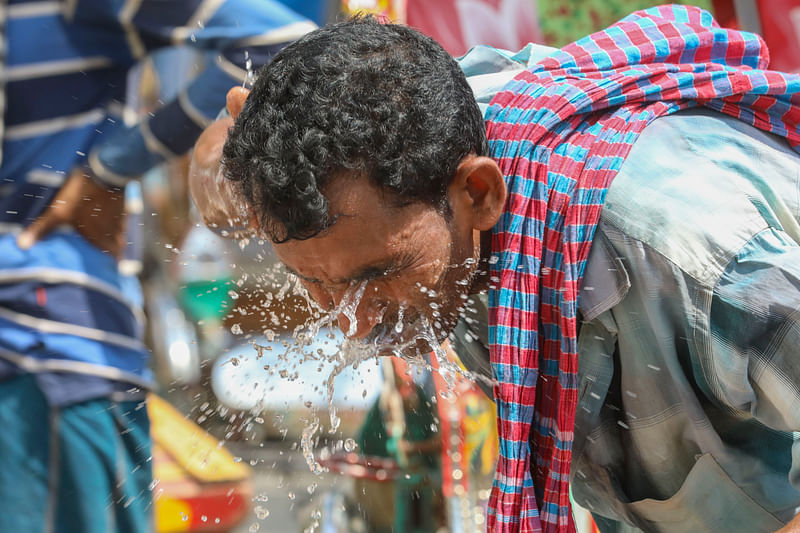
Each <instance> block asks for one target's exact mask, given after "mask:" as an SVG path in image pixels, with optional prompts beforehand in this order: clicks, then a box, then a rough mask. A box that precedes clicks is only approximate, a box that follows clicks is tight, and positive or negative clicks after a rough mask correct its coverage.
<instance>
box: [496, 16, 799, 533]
mask: <svg viewBox="0 0 800 533" xmlns="http://www.w3.org/2000/svg"><path fill="white" fill-rule="evenodd" d="M768 62H769V56H768V53H767V50H766V48H765V46H764V43H763V41H762V40H761V39H760V38H759V37H758V36H756V35H753V34H750V33H744V32H738V31H732V30H726V29H722V28H719V26H718V25H717V24H716V23H715V22H714V20H713V19H712V17H711V15H710V14H709V13H708V12H706V11H703V10H701V9H698V8H692V7H686V6H663V7H657V8H652V9H648V10H646V11H640V12H637V13H634V14H632V15H630V16H628V17H627V18H625V19H623V20H622V21H620V22H618V23H617V24H615V25H613V26H611V27H610V28H608V29H606V30H604V31H601V32H598V33H595V34H593V35H590V36H588V37H585V38H584V39H581V40H580V41H577V42H575V43H572V44H570V45H568V46H566V47H564V48H563V49H561V50H560V51H558V52H556V53H555V54H553V55H552V56H550V57H548V58H546V59H544V60H542V61H541V62H539V63H538V64H536V65H535V66H534V67H532V68H531V69H529V70H526V71H524V72H522V73H521V74H519V75H518V76H517V77H516V78H515V79H514V80H513V81H512V82H510V83H509V84H508V85H507V86H506V87H505V88H504V89H503V90H502V91H500V92H499V93H498V94H497V95H496V96H495V98H494V99H493V100H492V103H491V105H490V107H489V109H488V111H487V115H486V118H487V134H488V137H489V141H490V147H491V155H492V156H493V157H494V158H495V159H496V160H497V161H498V162H499V164H500V167H501V169H502V171H503V174H504V175H505V177H506V181H507V184H508V191H509V197H508V202H507V205H506V210H505V213H504V215H503V217H502V219H501V220H500V222H499V223H498V224H497V227H496V228H495V230H494V235H493V239H492V249H493V253H494V255H495V256H497V257H498V259H499V261H498V262H497V263H495V264H494V265H493V267H492V276H494V277H495V278H496V279H499V281H497V282H496V288H495V289H494V290H492V291H491V292H490V295H489V303H490V343H491V360H492V365H493V367H494V371H495V373H496V376H497V378H498V381H499V384H498V385H497V386H496V387H495V396H496V400H497V407H498V429H499V432H500V458H499V462H498V466H497V474H496V477H495V482H494V487H493V490H492V496H491V500H490V508H489V521H488V528H489V530H490V531H494V532H517V531H522V532H529V531H572V530H574V524H573V522H572V516H571V512H570V504H569V491H568V483H569V470H570V469H569V467H570V460H571V456H572V452H571V450H572V439H573V425H574V419H575V409H576V405H577V401H578V357H577V323H576V311H577V298H578V290H579V288H580V285H581V279H582V277H583V271H584V267H585V264H586V258H587V256H588V254H589V248H590V246H591V242H592V237H593V235H594V231H595V227H596V225H597V222H598V219H599V217H600V211H601V208H602V206H603V201H604V198H605V194H606V190H607V188H608V186H609V184H610V183H611V180H612V179H613V178H614V176H615V175H616V173H617V172H618V171H619V169H620V167H621V166H622V164H623V162H624V161H625V157H626V156H627V154H628V153H629V151H630V149H631V146H632V145H633V143H634V142H635V141H636V138H637V137H638V135H639V133H640V132H641V131H642V129H643V128H645V127H646V126H647V124H648V123H649V122H650V121H652V120H654V119H655V118H657V117H659V116H662V115H666V114H669V113H673V112H675V111H677V110H680V109H685V108H688V107H692V106H697V105H703V106H706V107H708V108H710V109H713V110H716V111H720V112H722V113H726V114H729V115H733V116H734V117H737V118H739V119H741V120H743V121H745V122H747V123H749V124H752V125H754V126H756V127H758V128H761V129H763V130H766V131H770V132H773V133H776V134H778V135H781V136H784V137H786V138H787V139H788V140H789V142H790V143H791V144H792V146H794V147H795V148H797V146H798V144H800V130H799V129H798V123H800V76H798V75H789V74H781V73H778V72H772V71H768V70H763V69H765V68H766V67H767V65H768ZM664 149H665V150H669V146H665V147H664ZM642 179H647V176H642Z"/></svg>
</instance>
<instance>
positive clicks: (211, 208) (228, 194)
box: [189, 87, 257, 237]
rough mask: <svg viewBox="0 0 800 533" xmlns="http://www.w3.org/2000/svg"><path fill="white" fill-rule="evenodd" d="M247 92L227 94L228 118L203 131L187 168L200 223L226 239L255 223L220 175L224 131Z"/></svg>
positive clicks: (235, 90) (251, 228) (239, 90)
mask: <svg viewBox="0 0 800 533" xmlns="http://www.w3.org/2000/svg"><path fill="white" fill-rule="evenodd" d="M248 94H249V91H248V90H247V89H243V88H241V87H235V88H233V89H231V90H230V92H228V102H227V104H228V111H229V112H230V115H231V116H230V117H225V118H222V119H220V120H217V121H216V122H214V123H213V124H211V125H210V126H209V127H208V128H206V129H205V131H203V133H202V134H201V135H200V137H199V138H198V139H197V142H196V143H195V146H194V151H193V152H192V161H191V165H190V167H189V191H190V192H191V194H192V199H193V200H194V203H195V205H196V206H197V210H198V211H199V212H200V216H202V218H203V222H205V224H206V225H207V226H208V227H209V228H211V229H212V230H214V231H215V232H217V233H221V232H222V231H224V232H225V233H221V234H222V235H223V236H226V237H239V236H242V234H247V233H252V232H253V231H255V230H256V229H257V225H256V224H255V219H254V217H252V216H251V215H250V212H249V210H248V208H247V206H246V204H245V202H244V200H243V199H242V198H240V197H239V195H238V194H237V192H236V190H235V186H234V184H232V183H231V182H230V181H228V180H227V179H225V176H223V175H222V168H221V160H222V148H223V146H224V145H225V141H226V140H227V139H228V130H229V129H230V128H231V126H233V121H234V120H235V119H236V117H238V116H239V113H240V112H241V110H242V107H243V106H244V102H245V100H246V99H247V95H248Z"/></svg>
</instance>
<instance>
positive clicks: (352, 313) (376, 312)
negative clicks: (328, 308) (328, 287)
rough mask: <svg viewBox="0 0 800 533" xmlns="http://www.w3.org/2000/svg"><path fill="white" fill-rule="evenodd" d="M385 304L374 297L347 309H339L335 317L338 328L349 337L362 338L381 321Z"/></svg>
mask: <svg viewBox="0 0 800 533" xmlns="http://www.w3.org/2000/svg"><path fill="white" fill-rule="evenodd" d="M385 312H386V305H384V304H382V303H381V302H380V301H378V300H377V299H376V298H370V299H369V301H361V302H359V305H357V306H353V307H351V308H350V310H348V311H341V312H340V313H339V316H338V317H337V319H338V323H339V329H340V330H342V333H344V334H345V336H346V337H348V338H350V339H363V338H364V337H366V336H367V335H369V333H370V332H371V331H372V330H373V328H375V326H377V325H378V324H380V323H381V322H383V315H384V313H385Z"/></svg>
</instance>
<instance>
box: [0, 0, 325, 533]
mask: <svg viewBox="0 0 800 533" xmlns="http://www.w3.org/2000/svg"><path fill="white" fill-rule="evenodd" d="M0 10H2V12H0V15H2V17H0V19H2V20H3V21H4V23H3V37H4V40H5V49H4V51H5V56H4V58H3V59H4V63H5V65H4V76H3V80H4V83H5V86H4V96H5V99H4V105H5V108H4V113H3V122H2V125H3V130H2V140H3V145H2V166H0V426H2V431H0V531H20V532H23V531H24V532H38V531H59V532H76V533H77V532H80V533H94V532H108V531H125V532H144V531H150V530H151V529H152V517H151V494H150V488H149V485H150V483H151V463H150V436H149V423H148V419H147V414H146V409H145V408H144V403H143V400H144V393H145V392H146V390H147V389H148V388H149V387H150V386H151V376H150V372H149V370H148V354H147V351H146V349H145V347H144V345H143V344H142V341H141V333H142V327H143V320H144V317H143V316H142V312H141V301H140V300H141V298H140V292H139V288H138V284H137V281H136V279H135V277H133V276H131V275H130V272H126V271H125V270H124V268H120V264H119V262H118V260H119V259H120V257H121V256H122V253H123V249H124V247H125V245H126V243H125V242H124V220H125V218H124V213H123V210H124V190H125V185H126V183H128V182H129V181H130V180H133V179H136V178H137V177H138V176H140V175H141V174H142V173H143V172H145V171H146V170H148V169H149V168H151V167H153V166H154V165H157V164H159V163H161V162H163V161H166V160H169V159H171V158H173V157H175V156H177V155H179V154H182V153H184V152H186V151H187V150H188V149H189V148H190V147H191V146H192V144H193V143H194V141H195V139H196V138H197V136H198V135H199V134H200V132H201V131H202V130H203V128H204V127H205V126H207V125H208V124H209V123H210V122H211V120H212V119H213V117H214V116H215V115H216V114H217V113H218V111H219V109H220V108H221V107H223V105H224V100H225V92H226V91H227V90H228V89H229V88H230V87H231V85H235V84H241V83H242V82H243V80H245V78H246V77H247V71H248V69H250V68H254V67H257V66H259V65H261V64H264V63H265V62H267V60H268V59H270V58H271V57H272V56H273V54H274V53H275V52H277V51H278V50H280V49H281V48H282V47H283V46H284V45H285V44H286V43H287V42H289V41H292V40H293V39H295V38H297V37H298V36H300V35H302V34H304V33H306V32H308V31H309V30H311V29H313V28H314V27H315V25H314V24H313V23H312V22H310V21H309V20H307V19H306V18H304V17H302V16H300V15H298V14H296V13H295V12H294V11H292V10H291V9H288V8H286V7H285V6H283V5H282V4H281V3H280V2H278V1H273V0H220V1H201V0H181V1H178V0H175V1H168V2H165V1H160V0H141V1H132V0H131V1H125V2H112V1H106V0H71V1H66V0H65V1H19V0H11V1H9V2H3V3H2V4H0ZM172 45H185V46H191V47H194V48H196V49H198V50H199V51H201V52H203V53H206V54H208V56H209V60H208V61H207V63H208V66H207V68H206V69H205V70H204V71H203V72H202V73H201V74H200V75H199V76H198V77H197V78H196V79H195V80H194V81H193V82H191V83H190V84H188V85H187V86H186V87H184V88H183V90H181V91H180V93H179V96H178V97H177V98H176V99H175V100H174V101H171V102H168V103H166V105H164V106H163V107H162V108H161V109H159V110H157V111H155V112H154V113H152V114H151V115H150V116H148V117H147V118H146V119H145V120H142V121H141V122H139V123H137V124H133V125H129V124H126V123H125V122H124V120H123V109H124V105H125V87H126V76H127V73H128V71H129V70H130V69H131V68H132V67H133V66H134V65H135V64H136V63H137V62H138V61H139V60H140V59H142V58H143V57H145V55H146V54H148V53H150V52H152V51H154V50H156V49H159V48H163V47H168V46H172Z"/></svg>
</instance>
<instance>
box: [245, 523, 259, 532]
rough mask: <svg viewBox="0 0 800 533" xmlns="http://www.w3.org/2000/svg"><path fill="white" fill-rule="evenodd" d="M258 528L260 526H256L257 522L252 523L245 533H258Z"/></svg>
mask: <svg viewBox="0 0 800 533" xmlns="http://www.w3.org/2000/svg"><path fill="white" fill-rule="evenodd" d="M260 527H261V526H260V525H259V524H258V522H253V523H252V524H251V525H250V529H248V530H247V531H248V532H249V533H256V531H258V529H259V528H260Z"/></svg>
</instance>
